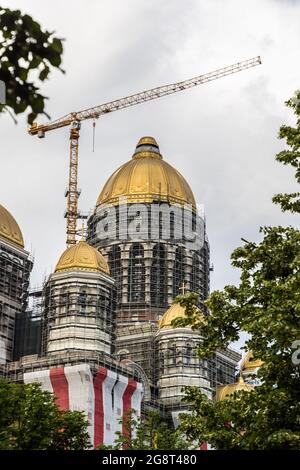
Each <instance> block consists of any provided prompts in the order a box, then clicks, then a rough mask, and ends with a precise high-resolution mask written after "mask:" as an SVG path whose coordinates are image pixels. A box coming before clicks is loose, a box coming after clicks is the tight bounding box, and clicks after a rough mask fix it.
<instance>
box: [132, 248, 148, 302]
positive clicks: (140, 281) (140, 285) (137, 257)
mask: <svg viewBox="0 0 300 470" xmlns="http://www.w3.org/2000/svg"><path fill="white" fill-rule="evenodd" d="M128 269H129V273H128V302H143V301H144V300H145V263H144V248H143V246H142V245H141V244H140V243H135V244H134V245H132V247H131V248H130V250H129V268H128Z"/></svg>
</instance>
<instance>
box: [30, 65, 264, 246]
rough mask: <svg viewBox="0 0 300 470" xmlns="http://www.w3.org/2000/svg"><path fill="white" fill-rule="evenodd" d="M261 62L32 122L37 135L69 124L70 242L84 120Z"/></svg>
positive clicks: (71, 241)
mask: <svg viewBox="0 0 300 470" xmlns="http://www.w3.org/2000/svg"><path fill="white" fill-rule="evenodd" d="M259 64H261V58H260V56H257V57H253V58H251V59H248V60H245V61H242V62H238V63H236V64H233V65H229V66H228V67H224V68H221V69H218V70H214V71H213V72H210V73H207V74H204V75H198V76H197V77H194V78H191V79H189V80H184V81H180V82H176V83H172V84H170V85H164V86H159V87H156V88H151V89H150V90H146V91H142V92H141V93H136V94H134V95H130V96H126V97H124V98H121V99H118V100H114V101H111V102H109V103H105V104H100V105H99V106H95V107H92V108H87V109H84V110H82V111H78V112H72V113H69V114H66V115H65V116H62V117H61V118H59V119H56V120H54V121H50V122H48V123H45V124H38V123H36V122H35V123H33V124H32V126H31V127H30V128H29V129H28V132H29V134H30V135H37V136H38V137H39V138H43V137H45V134H46V133H47V132H49V131H52V130H54V129H60V128H62V127H68V126H70V161H69V185H68V189H67V191H66V197H67V211H66V219H67V246H72V245H75V244H76V233H77V230H76V226H77V219H78V218H80V215H79V213H78V198H79V195H80V191H78V187H77V179H78V177H77V175H78V143H79V142H78V141H79V131H80V127H81V121H85V120H86V119H93V120H95V119H98V118H99V117H100V116H104V115H105V114H108V113H112V112H114V111H119V110H120V109H124V108H129V107H130V106H135V105H137V104H140V103H144V102H146V101H151V100H155V99H157V98H161V97H162V96H167V95H171V94H173V93H177V92H179V91H183V90H187V89H189V88H192V87H194V86H197V85H202V84H204V83H207V82H211V81H213V80H217V79H219V78H222V77H226V76H227V75H232V74H234V73H237V72H241V71H243V70H246V69H249V68H251V67H255V66H256V65H259Z"/></svg>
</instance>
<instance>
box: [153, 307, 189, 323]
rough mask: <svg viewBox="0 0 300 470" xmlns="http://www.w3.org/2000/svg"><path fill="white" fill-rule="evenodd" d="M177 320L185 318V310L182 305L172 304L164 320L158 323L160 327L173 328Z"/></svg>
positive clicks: (163, 317) (164, 315)
mask: <svg viewBox="0 0 300 470" xmlns="http://www.w3.org/2000/svg"><path fill="white" fill-rule="evenodd" d="M175 318H185V308H184V307H182V306H181V305H180V304H172V305H171V307H170V308H168V310H167V311H166V312H165V313H164V314H163V316H162V318H161V319H160V320H159V321H158V327H159V328H160V329H162V328H172V325H171V323H172V321H173V320H175Z"/></svg>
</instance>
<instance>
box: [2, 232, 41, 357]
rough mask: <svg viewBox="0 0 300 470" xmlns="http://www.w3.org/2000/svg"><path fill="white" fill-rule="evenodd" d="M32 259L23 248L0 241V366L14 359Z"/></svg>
mask: <svg viewBox="0 0 300 470" xmlns="http://www.w3.org/2000/svg"><path fill="white" fill-rule="evenodd" d="M32 266H33V260H32V259H31V258H30V257H29V254H28V253H27V252H26V251H24V250H23V249H22V248H19V247H17V246H14V245H12V244H10V243H6V241H5V240H3V239H1V240H0V363H1V362H2V363H3V362H6V361H8V360H10V361H11V360H13V358H14V356H15V354H16V352H15V351H14V337H15V329H16V328H17V326H16V325H18V322H19V320H20V318H21V316H22V313H23V312H24V311H25V310H26V307H27V299H28V286H29V276H30V272H31V269H32Z"/></svg>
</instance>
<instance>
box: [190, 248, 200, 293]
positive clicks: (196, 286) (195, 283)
mask: <svg viewBox="0 0 300 470" xmlns="http://www.w3.org/2000/svg"><path fill="white" fill-rule="evenodd" d="M200 289H201V263H200V253H198V252H195V253H194V254H193V265H192V276H191V291H192V292H198V293H199V292H200Z"/></svg>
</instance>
